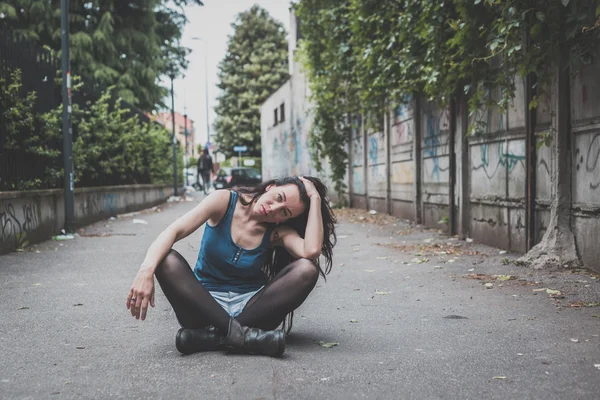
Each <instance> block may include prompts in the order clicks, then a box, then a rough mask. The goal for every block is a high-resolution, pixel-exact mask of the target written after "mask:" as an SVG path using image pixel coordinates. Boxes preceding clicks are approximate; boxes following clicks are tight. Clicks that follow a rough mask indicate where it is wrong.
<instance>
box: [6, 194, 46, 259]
mask: <svg viewBox="0 0 600 400" xmlns="http://www.w3.org/2000/svg"><path fill="white" fill-rule="evenodd" d="M38 215H39V213H38V209H37V207H36V205H35V204H34V203H23V204H22V205H21V213H19V214H18V213H17V210H16V209H15V206H14V205H13V204H12V203H8V202H7V203H4V206H3V208H2V209H0V242H2V243H8V242H9V241H12V240H14V244H15V248H17V249H19V248H22V247H24V246H26V245H27V244H28V242H29V241H28V236H29V234H30V233H31V232H33V231H34V230H36V229H37V228H38V226H39V224H40V221H39V217H38Z"/></svg>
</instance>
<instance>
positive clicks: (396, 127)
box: [390, 97, 413, 146]
mask: <svg viewBox="0 0 600 400" xmlns="http://www.w3.org/2000/svg"><path fill="white" fill-rule="evenodd" d="M409 101H410V97H407V98H406V99H405V102H406V104H403V105H400V106H398V107H397V108H396V109H395V110H394V121H393V124H392V127H391V135H392V136H391V138H390V139H391V143H392V146H396V145H400V144H405V143H410V142H411V141H412V140H413V120H412V109H411V108H410V105H409Z"/></svg>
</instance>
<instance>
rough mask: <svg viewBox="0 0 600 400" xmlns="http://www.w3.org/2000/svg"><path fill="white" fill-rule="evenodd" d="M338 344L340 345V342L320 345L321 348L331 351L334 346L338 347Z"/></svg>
mask: <svg viewBox="0 0 600 400" xmlns="http://www.w3.org/2000/svg"><path fill="white" fill-rule="evenodd" d="M338 344H339V343H338V342H323V341H320V342H319V345H320V346H321V347H325V348H326V349H329V348H332V347H334V346H337V345H338Z"/></svg>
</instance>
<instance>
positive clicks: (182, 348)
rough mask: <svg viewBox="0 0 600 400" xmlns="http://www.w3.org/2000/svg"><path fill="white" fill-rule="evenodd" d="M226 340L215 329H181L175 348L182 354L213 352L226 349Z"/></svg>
mask: <svg viewBox="0 0 600 400" xmlns="http://www.w3.org/2000/svg"><path fill="white" fill-rule="evenodd" d="M224 341H225V338H224V337H223V336H222V335H220V334H219V333H218V332H217V330H216V329H215V328H213V327H212V326H211V327H208V328H200V329H187V328H181V329H180V330H179V331H177V335H176V336H175V347H177V350H178V351H179V352H180V353H182V354H191V353H197V352H199V351H213V350H221V349H224V348H225V345H224Z"/></svg>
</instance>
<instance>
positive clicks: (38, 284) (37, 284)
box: [32, 283, 42, 286]
mask: <svg viewBox="0 0 600 400" xmlns="http://www.w3.org/2000/svg"><path fill="white" fill-rule="evenodd" d="M32 286H42V284H41V283H34V284H33V285H32Z"/></svg>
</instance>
